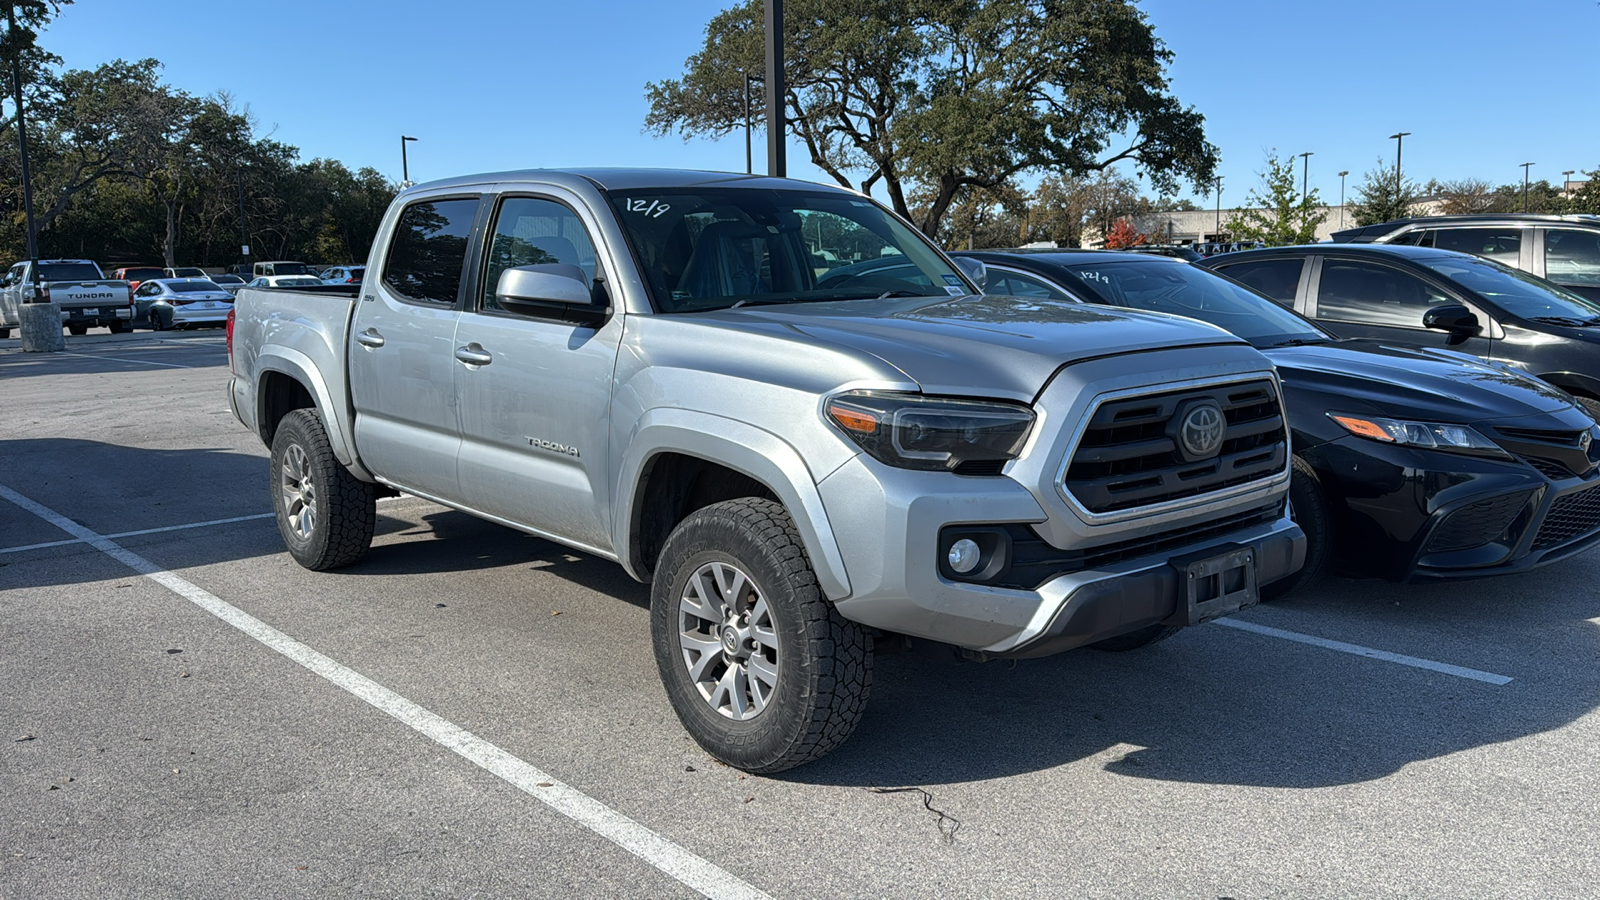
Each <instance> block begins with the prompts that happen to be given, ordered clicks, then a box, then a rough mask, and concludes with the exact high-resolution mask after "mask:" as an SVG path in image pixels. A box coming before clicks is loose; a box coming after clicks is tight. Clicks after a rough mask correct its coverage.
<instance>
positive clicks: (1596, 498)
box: [1533, 485, 1600, 550]
mask: <svg viewBox="0 0 1600 900" xmlns="http://www.w3.org/2000/svg"><path fill="white" fill-rule="evenodd" d="M1596 528H1600V485H1596V486H1595V487H1592V488H1589V489H1587V490H1582V491H1576V492H1574V493H1571V494H1567V495H1565V496H1563V497H1557V498H1556V502H1555V503H1553V504H1551V505H1550V512H1549V513H1548V514H1546V515H1545V517H1544V522H1543V523H1541V524H1540V525H1539V533H1538V534H1537V535H1535V536H1534V538H1533V549H1535V550H1545V549H1548V548H1550V547H1557V546H1560V545H1561V544H1565V543H1566V542H1568V541H1570V540H1572V539H1573V538H1576V537H1581V536H1582V535H1585V534H1587V533H1589V532H1591V531H1593V530H1595V529H1596Z"/></svg>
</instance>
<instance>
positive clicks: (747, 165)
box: [744, 72, 756, 175]
mask: <svg viewBox="0 0 1600 900" xmlns="http://www.w3.org/2000/svg"><path fill="white" fill-rule="evenodd" d="M754 80H756V79H753V78H751V77H750V73H749V72H746V73H744V173H745V174H746V175H753V174H755V161H754V159H753V157H752V156H751V153H750V82H751V81H754Z"/></svg>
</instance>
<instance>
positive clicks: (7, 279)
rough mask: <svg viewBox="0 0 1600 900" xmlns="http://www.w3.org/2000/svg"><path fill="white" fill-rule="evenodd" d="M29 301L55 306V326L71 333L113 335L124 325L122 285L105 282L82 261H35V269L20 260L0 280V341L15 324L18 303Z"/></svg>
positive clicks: (125, 285) (125, 311)
mask: <svg viewBox="0 0 1600 900" xmlns="http://www.w3.org/2000/svg"><path fill="white" fill-rule="evenodd" d="M35 298H42V299H44V300H46V301H55V303H56V304H57V305H58V306H60V307H61V324H63V325H65V326H66V328H67V331H69V332H71V333H73V334H87V333H88V331H89V329H90V328H94V327H97V326H104V327H106V328H109V329H111V332H112V333H113V334H115V333H117V332H120V331H122V330H123V329H124V328H127V327H129V326H128V303H129V296H128V283H127V282H126V281H122V280H120V279H115V278H110V279H108V278H106V277H105V275H103V274H102V273H101V272H100V267H99V266H97V265H95V264H94V263H93V262H92V261H90V260H87V259H41V260H39V269H38V271H37V272H35V271H34V268H33V263H32V262H30V261H28V260H23V261H22V262H19V263H13V264H12V265H11V266H10V267H9V268H7V269H6V272H5V276H4V277H3V278H0V338H7V337H10V336H11V329H13V328H16V327H17V326H18V325H19V324H21V316H22V304H24V303H32V302H34V300H35Z"/></svg>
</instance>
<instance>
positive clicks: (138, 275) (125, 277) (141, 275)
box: [111, 266, 167, 290]
mask: <svg viewBox="0 0 1600 900" xmlns="http://www.w3.org/2000/svg"><path fill="white" fill-rule="evenodd" d="M111 277H112V278H115V279H118V280H120V281H126V282H127V283H128V286H129V287H131V288H133V289H134V290H138V288H139V284H140V283H141V282H143V281H144V280H145V279H147V278H165V277H167V271H166V270H165V269H163V268H161V267H160V266H124V267H123V268H120V269H117V270H115V271H113V272H112V273H111Z"/></svg>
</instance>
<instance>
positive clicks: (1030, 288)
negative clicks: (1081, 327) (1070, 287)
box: [984, 269, 1073, 301]
mask: <svg viewBox="0 0 1600 900" xmlns="http://www.w3.org/2000/svg"><path fill="white" fill-rule="evenodd" d="M984 292H985V293H988V294H1004V295H1010V296H1012V297H1042V298H1047V299H1050V300H1069V301H1070V300H1072V299H1073V298H1072V297H1070V296H1068V294H1067V293H1066V292H1065V291H1061V290H1057V289H1056V288H1053V287H1051V286H1050V285H1048V284H1046V283H1044V282H1043V281H1040V280H1039V279H1037V278H1034V277H1033V276H1031V275H1023V274H1021V273H1018V272H1001V271H999V270H998V269H990V270H989V286H988V288H987V289H986V290H985V291H984Z"/></svg>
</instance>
